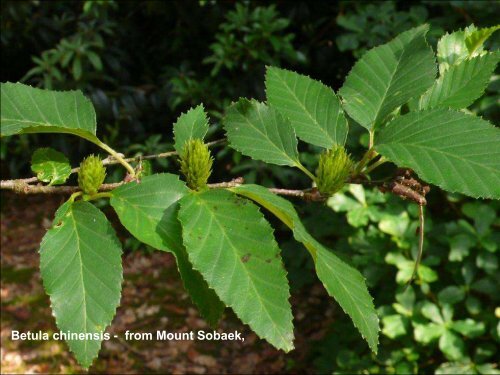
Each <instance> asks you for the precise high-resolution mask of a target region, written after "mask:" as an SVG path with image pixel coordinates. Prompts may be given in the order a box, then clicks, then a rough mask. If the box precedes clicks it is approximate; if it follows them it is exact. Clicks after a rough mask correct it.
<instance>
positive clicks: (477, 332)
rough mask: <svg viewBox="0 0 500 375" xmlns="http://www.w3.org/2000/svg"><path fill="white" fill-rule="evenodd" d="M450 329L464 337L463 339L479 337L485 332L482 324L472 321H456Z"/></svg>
mask: <svg viewBox="0 0 500 375" xmlns="http://www.w3.org/2000/svg"><path fill="white" fill-rule="evenodd" d="M451 329H453V330H454V331H456V332H458V333H460V334H462V335H464V336H465V337H469V338H474V337H478V336H481V335H482V334H483V333H484V331H485V326H484V323H483V322H476V321H474V320H473V319H470V318H467V319H465V320H457V321H456V322H453V323H452V324H451Z"/></svg>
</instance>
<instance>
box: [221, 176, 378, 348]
mask: <svg viewBox="0 0 500 375" xmlns="http://www.w3.org/2000/svg"><path fill="white" fill-rule="evenodd" d="M231 190H232V191H234V192H235V193H237V194H239V195H242V196H244V197H247V198H250V199H252V200H253V201H255V202H257V203H258V204H260V205H261V206H262V207H264V208H266V209H267V210H268V211H270V212H271V213H273V215H275V216H276V217H277V218H279V219H280V220H281V221H282V222H283V223H284V224H285V225H286V226H288V227H289V228H290V229H291V230H292V231H293V235H294V237H295V239H296V240H297V241H299V242H301V243H303V244H304V246H305V247H306V248H307V249H308V250H309V252H310V253H311V255H312V257H313V259H314V261H315V265H316V272H317V274H318V277H319V279H320V280H321V281H322V282H323V285H324V286H325V288H326V290H327V291H328V294H329V295H330V296H331V297H333V298H335V300H336V301H337V302H338V303H339V305H340V306H341V307H342V309H343V310H344V311H345V312H346V313H347V314H348V315H349V316H350V317H351V319H352V321H353V323H354V325H355V326H356V328H357V329H358V330H359V332H360V333H361V335H362V336H363V338H365V340H366V341H367V342H368V345H369V346H370V348H371V349H372V350H373V351H374V352H375V353H376V352H377V344H378V331H379V321H378V317H377V313H376V310H375V307H374V306H373V300H372V298H371V296H370V294H369V292H368V289H367V287H366V283H365V279H364V277H363V275H361V273H359V271H358V270H356V269H355V268H353V267H351V266H349V265H348V264H346V263H344V262H343V261H342V260H341V259H339V258H338V257H337V256H336V255H335V254H333V253H332V252H331V251H330V250H329V249H327V248H325V247H324V246H323V245H321V244H320V243H319V242H318V241H316V240H315V239H314V238H313V237H312V236H311V235H310V234H309V233H308V232H307V230H306V229H305V227H304V225H303V224H302V222H301V221H300V219H299V216H298V215H297V212H296V211H295V208H294V207H293V205H292V204H291V203H290V202H289V201H287V200H286V199H283V198H281V197H279V196H277V195H275V194H273V193H271V192H270V191H269V190H267V189H266V188H264V187H262V186H259V185H241V186H238V187H235V188H232V189H231Z"/></svg>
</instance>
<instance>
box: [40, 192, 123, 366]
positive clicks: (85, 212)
mask: <svg viewBox="0 0 500 375" xmlns="http://www.w3.org/2000/svg"><path fill="white" fill-rule="evenodd" d="M121 253H122V252H121V244H120V242H119V241H118V238H117V237H116V234H115V232H114V230H113V228H112V227H111V224H110V223H109V222H108V220H107V219H106V217H105V216H104V214H103V213H102V212H101V211H100V210H98V209H97V208H95V207H94V206H93V205H92V204H90V203H88V202H84V201H78V202H75V203H70V202H67V203H65V204H64V205H63V206H61V207H60V208H59V210H58V211H57V213H56V217H55V219H54V225H53V226H52V228H51V229H49V230H48V231H47V233H46V234H45V236H44V238H43V240H42V243H41V246H40V271H41V275H42V279H43V285H44V287H45V290H46V291H47V294H48V295H49V296H50V301H51V304H52V310H53V314H54V316H55V318H56V323H57V326H58V328H59V329H60V330H61V331H63V332H68V331H70V332H72V333H77V334H90V335H96V336H99V334H100V333H102V332H104V331H105V329H106V327H107V326H108V325H109V324H110V323H111V321H112V320H113V317H114V315H115V311H116V307H117V306H118V304H119V303H120V295H121V284H122V280H123V272H122V264H121ZM101 341H102V340H101V338H100V337H91V338H87V339H85V340H67V343H68V345H69V347H70V349H71V351H72V352H73V353H75V356H76V359H77V360H78V362H79V363H80V364H81V365H82V366H83V367H85V368H88V367H89V366H90V365H91V364H92V361H93V360H94V358H96V357H97V354H98V352H99V349H100V347H101Z"/></svg>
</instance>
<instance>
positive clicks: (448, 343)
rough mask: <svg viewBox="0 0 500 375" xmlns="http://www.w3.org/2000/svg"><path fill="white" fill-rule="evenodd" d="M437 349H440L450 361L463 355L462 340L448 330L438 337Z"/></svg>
mask: <svg viewBox="0 0 500 375" xmlns="http://www.w3.org/2000/svg"><path fill="white" fill-rule="evenodd" d="M439 349H441V351H442V352H443V353H444V355H445V356H446V358H448V359H449V360H452V361H457V360H459V359H462V358H463V357H464V356H465V343H464V341H463V340H462V339H461V338H460V337H459V336H457V335H455V334H454V333H453V332H451V331H448V330H445V331H444V332H443V335H442V336H441V337H440V339H439Z"/></svg>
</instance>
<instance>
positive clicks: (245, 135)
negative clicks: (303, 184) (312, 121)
mask: <svg viewBox="0 0 500 375" xmlns="http://www.w3.org/2000/svg"><path fill="white" fill-rule="evenodd" d="M223 124H224V129H225V130H226V133H227V138H228V141H229V144H230V145H231V147H233V148H234V149H236V150H238V151H240V152H241V153H242V154H244V155H247V156H250V157H251V158H253V159H256V160H262V161H265V162H266V163H272V164H277V165H288V166H292V167H293V166H297V165H298V164H299V153H298V151H297V138H296V137H295V133H294V130H293V128H292V126H291V125H290V121H289V120H288V119H286V118H284V117H283V116H282V115H280V114H279V112H278V111H276V110H275V109H274V108H272V107H268V106H266V105H265V104H263V103H259V102H257V101H256V100H247V99H240V100H239V101H238V102H236V103H234V104H233V105H231V107H229V108H228V109H227V112H226V117H225V118H224V121H223Z"/></svg>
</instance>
